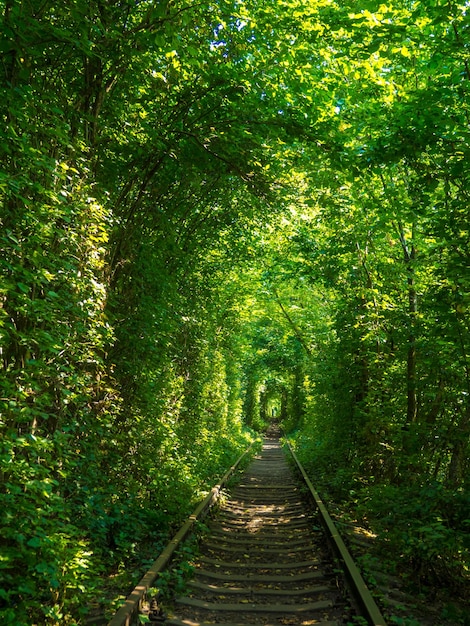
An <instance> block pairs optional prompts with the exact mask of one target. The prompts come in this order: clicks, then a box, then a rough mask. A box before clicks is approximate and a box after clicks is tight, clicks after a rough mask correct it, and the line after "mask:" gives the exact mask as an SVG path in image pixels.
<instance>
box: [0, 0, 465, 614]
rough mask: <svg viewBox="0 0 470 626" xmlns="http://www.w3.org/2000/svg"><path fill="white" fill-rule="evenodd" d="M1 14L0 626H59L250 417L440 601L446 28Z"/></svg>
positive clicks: (169, 519)
mask: <svg viewBox="0 0 470 626" xmlns="http://www.w3.org/2000/svg"><path fill="white" fill-rule="evenodd" d="M59 4H60V3H59ZM0 7H1V10H2V17H3V19H2V24H1V33H2V38H1V54H2V65H1V82H0V89H1V92H2V105H1V107H2V110H1V114H2V122H3V124H2V129H1V133H2V141H1V148H2V149H1V160H2V167H1V170H0V201H1V209H0V211H1V212H0V225H1V229H0V241H1V246H0V252H1V257H0V258H1V266H0V272H1V273H0V276H1V282H0V352H1V357H2V364H1V367H2V369H1V381H0V382H1V389H0V402H1V418H0V420H1V421H0V429H1V441H0V446H1V447H0V463H1V468H0V472H1V473H0V481H1V487H0V489H1V491H0V494H1V495H0V497H1V520H0V523H1V533H0V537H1V538H0V554H1V560H0V616H1V618H2V623H4V624H12V625H13V624H15V626H19V625H20V624H24V625H28V624H33V623H34V624H42V623H44V624H77V623H80V620H81V619H82V615H83V613H85V612H86V610H87V607H88V602H89V600H90V598H95V599H96V598H97V597H98V598H99V597H100V594H102V593H103V589H104V586H105V584H104V582H103V581H105V580H106V577H107V576H108V575H109V574H110V573H114V574H116V573H118V572H121V571H128V570H129V568H132V569H136V570H137V575H138V572H139V571H141V570H142V568H145V559H146V558H151V557H152V556H155V554H156V553H157V552H158V549H159V547H160V546H161V545H162V543H163V542H164V541H165V539H166V538H167V536H168V533H170V532H171V531H172V530H173V529H174V527H175V525H177V524H178V523H179V521H180V520H181V518H182V517H183V516H184V515H185V514H186V513H187V512H188V510H190V508H191V506H192V505H193V503H194V501H195V500H197V498H198V497H199V496H200V494H201V493H202V491H203V490H204V489H207V487H208V485H210V483H211V481H212V480H213V477H214V475H215V474H217V473H220V472H221V471H222V470H223V469H225V467H226V466H227V465H228V464H229V463H230V461H231V460H232V459H233V458H234V457H235V456H236V455H237V454H238V453H239V452H240V451H241V450H242V449H243V448H244V447H245V445H246V444H247V442H248V441H249V439H250V438H251V436H252V435H250V434H249V431H247V430H246V429H245V430H244V427H249V428H252V429H255V430H260V429H262V428H263V426H264V425H265V424H266V422H267V421H268V420H269V419H270V417H271V416H272V415H278V416H280V417H281V419H282V420H283V423H284V426H285V427H286V428H287V429H290V430H295V432H296V445H297V447H298V450H299V453H300V454H301V456H302V458H303V460H304V461H305V462H306V463H307V464H308V465H309V467H310V469H311V470H312V472H313V471H315V472H316V474H315V475H316V476H317V477H321V476H323V479H322V480H323V484H324V486H325V489H328V490H329V491H330V492H331V493H332V494H333V495H334V497H336V498H338V499H344V500H348V501H349V502H353V503H354V505H355V506H356V511H357V512H358V513H362V514H363V515H364V516H365V517H367V518H368V519H369V522H370V524H371V525H374V529H375V530H376V532H377V533H379V536H381V537H382V538H383V539H384V545H385V541H386V542H388V543H387V544H386V545H390V544H391V545H392V546H393V548H394V552H395V553H396V554H397V555H398V554H400V555H401V558H400V559H399V560H397V563H396V566H397V568H406V567H407V568H408V571H410V569H409V568H414V571H415V572H417V573H418V574H419V577H418V578H419V580H420V581H421V584H428V585H435V586H436V585H441V584H448V583H449V581H452V582H453V584H455V581H456V580H457V581H463V580H464V578H465V576H468V568H467V566H466V564H468V550H469V543H468V530H469V528H468V525H469V519H468V509H469V504H470V503H469V495H468V493H469V490H468V487H469V478H470V467H469V462H468V459H469V458H470V455H469V452H470V450H469V435H470V400H469V399H470V364H469V359H470V354H469V350H470V327H469V315H468V311H469V303H470V282H469V281H470V273H469V269H470V268H469V259H470V251H469V244H470V233H469V221H468V202H469V193H470V191H469V189H470V186H469V180H468V177H469V174H470V169H469V158H468V157H469V153H470V136H469V133H468V123H469V113H470V111H469V99H468V91H469V86H470V70H469V66H468V59H467V53H468V46H469V44H470V42H469V32H470V31H469V14H468V11H467V3H465V2H448V1H446V2H444V1H441V0H427V1H426V2H424V0H423V1H419V0H413V1H409V2H402V1H401V0H393V1H391V2H390V3H388V4H385V3H381V2H377V1H372V0H368V1H365V2H362V3H360V4H359V5H358V3H357V2H355V1H354V0H349V1H347V2H335V1H334V0H282V1H278V2H276V3H268V2H263V1H262V0H250V1H249V2H240V1H238V0H234V1H233V2H232V1H231V0H220V1H217V2H214V3H211V2H207V1H205V0H203V1H202V2H198V3H193V2H190V0H174V1H166V0H162V1H159V0H140V1H138V2H135V1H134V0H132V1H131V0H111V1H110V0H90V1H89V2H80V1H78V0H77V1H75V0H74V1H71V2H67V3H64V4H63V5H62V4H61V5H60V6H59V5H58V3H57V2H53V0H18V1H15V0H3V1H2V2H1V3H0ZM250 432H252V431H250ZM331 468H335V471H334V472H333V474H332V472H331ZM139 568H140V570H139ZM129 582H130V581H129V580H127V582H126V583H125V584H126V585H128V584H129ZM123 584H124V583H123ZM126 590H127V589H121V590H120V591H121V593H125V591H126ZM108 595H109V594H108ZM107 602H108V604H112V598H109V597H108V598H107Z"/></svg>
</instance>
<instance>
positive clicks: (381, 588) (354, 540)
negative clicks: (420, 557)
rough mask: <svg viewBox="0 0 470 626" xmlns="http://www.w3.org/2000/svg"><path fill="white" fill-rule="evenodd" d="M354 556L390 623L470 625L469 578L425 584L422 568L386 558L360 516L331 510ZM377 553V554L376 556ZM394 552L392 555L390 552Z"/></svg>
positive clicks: (425, 625)
mask: <svg viewBox="0 0 470 626" xmlns="http://www.w3.org/2000/svg"><path fill="white" fill-rule="evenodd" d="M330 514H331V515H332V517H333V518H334V519H335V523H336V524H337V525H338V527H339V528H340V530H341V534H342V536H343V538H344V540H345V542H346V544H347V545H348V548H349V550H350V552H351V554H352V555H353V557H354V559H355V560H356V561H357V562H359V563H360V565H361V569H362V573H363V576H364V578H365V579H366V581H367V583H368V585H369V586H370V588H371V589H372V590H374V589H375V590H376V592H377V601H378V602H379V603H380V605H381V606H382V610H383V613H384V615H385V616H386V618H387V619H388V620H389V621H390V624H394V625H398V626H470V606H469V603H468V598H470V578H468V577H467V578H466V579H462V580H461V581H460V584H457V585H456V584H455V582H453V581H452V580H451V579H449V580H442V581H441V582H439V583H434V584H427V585H426V584H425V583H423V582H422V581H423V579H424V578H425V576H424V573H423V572H414V571H411V570H407V569H406V568H405V567H403V568H398V567H397V560H396V555H395V554H394V555H393V558H390V559H387V557H386V554H384V550H383V548H379V547H378V545H377V543H378V538H377V536H376V535H375V534H374V533H372V532H371V531H370V530H369V529H368V528H367V527H366V526H365V525H364V524H363V523H362V522H361V521H360V520H355V519H352V518H351V514H350V513H349V512H345V511H344V510H341V509H340V508H339V507H336V508H335V509H331V510H330ZM376 555H377V556H376ZM391 556H392V555H391Z"/></svg>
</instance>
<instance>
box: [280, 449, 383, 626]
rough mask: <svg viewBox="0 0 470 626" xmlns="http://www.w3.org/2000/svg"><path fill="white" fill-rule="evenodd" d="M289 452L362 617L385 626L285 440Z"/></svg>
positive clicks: (333, 525)
mask: <svg viewBox="0 0 470 626" xmlns="http://www.w3.org/2000/svg"><path fill="white" fill-rule="evenodd" d="M285 441H286V443H287V446H288V448H289V451H290V453H291V455H292V458H293V459H294V461H295V463H296V465H297V468H298V469H299V471H300V473H301V474H302V477H303V479H304V481H305V484H306V485H307V487H308V488H309V490H310V493H311V494H312V497H313V499H314V501H315V504H316V507H317V509H318V512H319V515H320V519H321V521H322V525H323V527H324V529H325V532H326V533H327V536H328V538H329V540H330V541H331V544H332V546H333V549H334V551H335V553H336V556H337V557H338V559H339V561H340V563H341V564H342V566H343V569H344V573H345V576H346V578H347V581H348V583H349V587H350V590H351V593H352V594H353V597H354V599H355V600H356V602H357V603H358V604H359V605H360V608H361V610H362V612H363V617H364V618H365V619H366V620H367V622H368V624H369V626H386V625H387V622H386V621H385V618H384V617H383V615H382V614H381V612H380V610H379V607H378V606H377V604H376V603H375V600H374V598H373V597H372V594H371V593H370V591H369V589H368V588H367V585H366V583H365V582H364V579H363V578H362V576H361V573H360V572H359V570H358V568H357V566H356V564H355V563H354V560H353V558H352V556H351V554H350V553H349V550H348V549H347V547H346V545H345V544H344V541H343V540H342V538H341V536H340V534H339V532H338V530H337V528H336V526H335V524H334V522H333V520H332V519H331V517H330V515H329V513H328V511H327V509H326V507H325V505H324V504H323V502H322V500H321V498H320V496H319V495H318V493H317V491H316V490H315V489H314V487H313V485H312V483H311V482H310V479H309V477H308V476H307V474H306V472H305V470H304V468H303V467H302V465H301V463H300V461H299V459H298V458H297V455H296V454H295V452H294V450H293V448H292V446H291V444H290V442H289V441H288V439H287V438H285Z"/></svg>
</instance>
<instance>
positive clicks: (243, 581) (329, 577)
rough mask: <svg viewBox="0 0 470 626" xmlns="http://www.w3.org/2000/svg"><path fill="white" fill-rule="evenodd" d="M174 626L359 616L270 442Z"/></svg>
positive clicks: (235, 498) (230, 501)
mask: <svg viewBox="0 0 470 626" xmlns="http://www.w3.org/2000/svg"><path fill="white" fill-rule="evenodd" d="M207 525H208V527H209V533H208V535H207V537H206V538H205V539H204V540H202V542H201V545H200V549H199V550H200V554H199V556H198V557H196V559H195V562H194V573H193V578H192V580H191V581H189V583H188V584H187V588H186V592H185V595H183V596H180V597H177V598H176V599H175V601H174V604H173V606H164V611H165V614H166V616H167V618H166V621H165V623H166V624H167V625H168V626H209V624H214V623H216V624H218V625H220V626H242V625H243V626H261V625H262V626H278V625H279V626H280V625H281V624H282V625H284V626H286V625H292V626H293V625H296V626H307V625H310V624H317V625H320V626H335V625H336V626H338V625H339V624H342V623H345V618H346V620H347V618H348V616H349V615H350V614H351V611H352V609H351V607H350V605H349V602H348V601H347V600H346V599H345V598H344V597H343V595H342V593H341V592H340V590H339V588H338V581H337V578H336V573H335V571H334V565H333V564H332V561H331V556H330V554H329V552H328V550H327V548H326V545H325V539H324V535H323V533H322V532H321V530H320V524H319V521H318V519H317V517H316V513H315V512H314V511H313V510H312V509H311V507H309V506H308V505H307V504H306V503H305V502H304V501H303V499H302V495H301V490H300V489H299V484H298V483H297V482H296V478H295V476H294V473H293V471H292V470H291V467H290V466H289V464H288V463H287V460H286V458H285V455H284V452H283V450H282V448H281V446H280V443H279V439H278V437H275V436H273V437H266V438H265V440H264V444H263V448H262V450H261V452H260V453H259V454H258V455H257V456H256V457H255V458H254V459H253V460H252V462H251V464H250V465H249V467H248V468H247V470H246V471H245V473H244V475H243V476H242V479H241V481H240V484H239V485H238V486H236V487H234V488H233V489H232V490H231V492H230V493H229V494H228V495H227V497H226V499H225V501H224V502H223V503H222V504H221V506H220V508H219V510H218V511H217V513H216V514H215V515H214V517H213V518H212V519H210V520H209V521H208V522H207Z"/></svg>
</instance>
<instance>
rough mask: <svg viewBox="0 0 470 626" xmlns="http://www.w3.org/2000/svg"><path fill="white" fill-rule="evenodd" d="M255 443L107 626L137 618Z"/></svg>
mask: <svg viewBox="0 0 470 626" xmlns="http://www.w3.org/2000/svg"><path fill="white" fill-rule="evenodd" d="M254 443H255V442H253V443H251V444H250V445H249V446H248V448H247V449H246V450H245V452H243V454H242V455H240V457H239V458H238V459H237V461H236V462H235V463H234V464H233V465H232V467H230V469H228V470H227V472H226V473H225V474H224V475H223V477H222V478H221V479H220V482H219V484H218V485H215V487H213V488H212V489H211V491H210V493H209V494H208V495H207V497H206V498H205V499H204V500H203V501H202V502H201V503H200V504H199V505H198V506H197V507H196V509H195V510H194V512H193V513H192V515H190V516H189V517H188V519H187V520H186V522H185V523H184V524H183V525H182V526H181V528H180V529H179V531H178V532H177V533H176V535H175V536H174V537H173V539H172V540H171V541H170V543H169V544H168V545H167V546H166V548H165V549H164V550H163V552H162V553H161V554H160V556H159V557H158V558H157V559H156V560H155V561H154V562H153V563H152V565H151V567H150V569H149V570H148V571H147V573H146V574H145V575H144V576H143V578H142V579H141V580H140V582H139V583H138V584H137V585H136V587H135V588H134V590H133V591H132V593H131V594H130V595H129V596H128V597H127V599H126V600H125V602H124V604H122V606H121V607H120V608H119V609H118V611H117V612H116V613H115V614H114V617H113V618H112V619H111V621H110V622H108V626H131V624H132V620H133V619H135V618H137V615H138V614H139V611H140V609H141V607H142V604H143V602H144V601H145V599H146V595H147V592H148V590H149V589H150V588H151V587H152V586H153V584H154V582H155V580H156V579H157V577H158V575H159V574H160V573H161V572H162V571H163V570H164V569H165V568H166V566H167V565H168V563H169V562H170V561H171V558H172V556H173V553H174V551H175V550H176V548H177V547H178V546H179V545H180V544H181V543H182V542H183V541H184V539H186V537H187V536H188V534H189V532H190V531H191V529H192V527H193V526H194V523H195V522H197V521H198V520H199V519H201V518H202V516H203V514H205V513H207V511H208V510H209V509H210V508H211V506H212V505H213V504H214V503H215V502H216V500H217V498H218V497H219V495H220V491H221V489H222V488H223V487H224V486H225V485H226V483H227V482H228V480H229V479H230V478H231V476H232V475H233V474H234V472H235V471H236V469H237V467H238V466H239V465H240V463H241V462H242V460H243V459H244V457H245V456H246V455H247V454H248V453H249V452H250V450H251V449H252V447H253V445H254Z"/></svg>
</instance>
